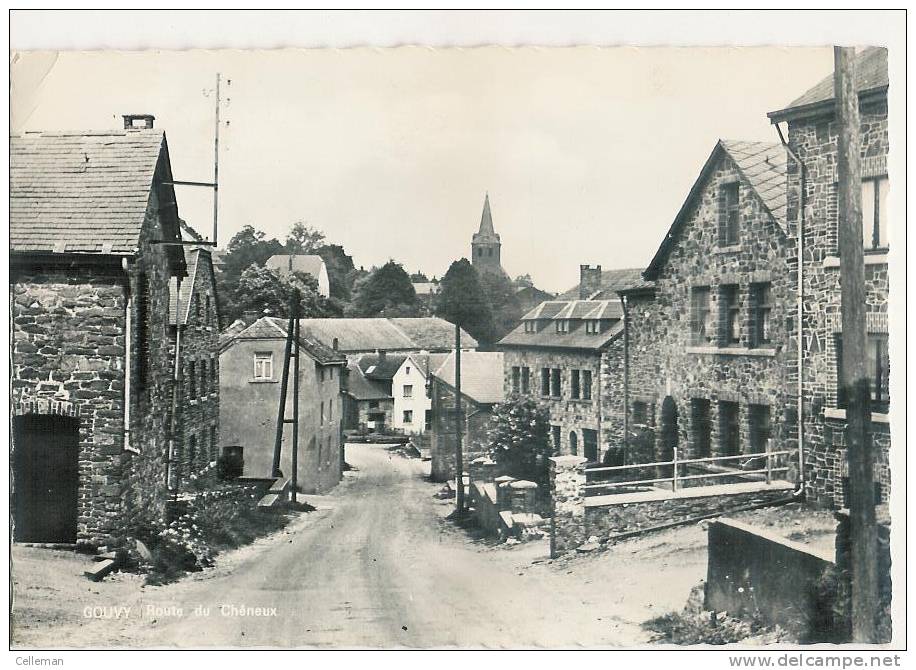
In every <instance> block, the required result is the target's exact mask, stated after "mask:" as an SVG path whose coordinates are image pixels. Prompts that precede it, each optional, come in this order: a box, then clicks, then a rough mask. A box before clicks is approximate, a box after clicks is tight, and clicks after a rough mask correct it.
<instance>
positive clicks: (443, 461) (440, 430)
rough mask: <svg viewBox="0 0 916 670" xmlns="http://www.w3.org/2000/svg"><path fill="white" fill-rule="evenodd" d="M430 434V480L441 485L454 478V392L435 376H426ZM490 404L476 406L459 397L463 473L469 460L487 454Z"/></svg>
mask: <svg viewBox="0 0 916 670" xmlns="http://www.w3.org/2000/svg"><path fill="white" fill-rule="evenodd" d="M429 388H430V400H431V408H432V422H433V425H432V431H431V434H430V456H431V459H432V463H431V466H430V472H431V477H432V479H433V481H437V482H444V481H447V480H449V479H452V478H453V477H454V476H455V474H456V473H455V459H456V457H455V448H456V446H457V435H456V429H457V426H456V423H455V422H456V418H457V415H456V411H455V398H456V394H455V389H454V388H452V387H451V386H450V385H449V384H446V383H445V382H443V381H442V380H441V379H439V378H438V377H436V376H431V377H430V386H429ZM492 408H493V406H492V405H490V404H480V403H478V402H476V401H474V400H473V399H472V398H470V397H468V396H467V395H465V394H464V393H462V394H461V421H462V425H463V428H462V458H463V461H464V467H465V470H467V468H468V467H469V466H470V463H471V461H473V460H474V459H475V458H478V457H480V456H484V455H486V454H487V453H488V448H487V443H488V442H487V431H488V430H489V429H490V419H491V410H492Z"/></svg>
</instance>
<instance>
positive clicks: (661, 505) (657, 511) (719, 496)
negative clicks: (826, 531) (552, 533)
mask: <svg viewBox="0 0 916 670" xmlns="http://www.w3.org/2000/svg"><path fill="white" fill-rule="evenodd" d="M739 487H740V485H736V486H735V487H732V488H733V490H729V488H730V487H725V486H710V487H703V489H699V488H696V489H685V490H684V491H683V492H680V493H677V494H671V497H669V498H666V499H661V500H649V499H647V500H645V501H642V500H639V499H638V497H639V496H640V495H642V494H634V495H632V496H629V495H618V496H613V497H614V498H621V499H623V500H620V501H617V502H615V503H613V504H610V505H607V504H606V505H600V506H599V505H594V506H592V505H590V503H591V502H592V501H591V500H588V499H587V500H586V507H585V523H586V525H587V526H588V534H589V535H597V536H599V537H601V536H606V535H614V534H617V533H628V532H633V531H638V530H642V529H644V528H651V527H653V526H660V525H662V524H666V523H676V522H678V521H685V520H687V519H692V518H695V517H698V516H702V515H705V514H728V513H729V512H730V511H732V510H737V509H739V508H741V507H748V506H751V505H765V504H767V503H775V502H777V501H779V500H782V499H784V498H786V497H787V496H788V495H789V494H790V493H791V489H790V487H783V486H774V487H773V488H772V489H769V490H759V487H755V488H754V489H752V490H750V491H742V490H741V489H740V488H739ZM704 489H712V490H714V491H713V492H709V493H703V490H704ZM694 492H697V493H701V495H694ZM611 497H612V496H602V498H605V499H606V498H611ZM631 498H637V499H636V500H633V501H632V502H625V500H627V499H631Z"/></svg>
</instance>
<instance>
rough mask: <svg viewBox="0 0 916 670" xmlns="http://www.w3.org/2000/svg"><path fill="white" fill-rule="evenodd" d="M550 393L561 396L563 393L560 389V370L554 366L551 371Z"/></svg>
mask: <svg viewBox="0 0 916 670" xmlns="http://www.w3.org/2000/svg"><path fill="white" fill-rule="evenodd" d="M550 395H551V396H553V397H554V398H559V397H560V396H561V395H562V392H561V391H560V370H559V369H558V368H553V369H552V370H551V371H550Z"/></svg>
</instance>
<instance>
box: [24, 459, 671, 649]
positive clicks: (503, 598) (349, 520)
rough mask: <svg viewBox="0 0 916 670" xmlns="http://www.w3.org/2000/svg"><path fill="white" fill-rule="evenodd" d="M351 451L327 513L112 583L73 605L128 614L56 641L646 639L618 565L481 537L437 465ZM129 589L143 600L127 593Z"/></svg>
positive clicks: (207, 643) (606, 642)
mask: <svg viewBox="0 0 916 670" xmlns="http://www.w3.org/2000/svg"><path fill="white" fill-rule="evenodd" d="M347 457H348V461H349V462H350V463H351V464H352V465H353V466H354V467H355V468H356V471H355V472H352V473H348V476H347V478H346V481H345V482H344V483H342V484H341V486H340V487H338V489H336V490H335V491H334V493H333V494H331V495H329V496H323V497H311V496H309V497H308V500H309V501H310V502H312V504H315V505H316V506H318V507H319V510H318V511H317V512H312V513H310V514H305V515H303V516H302V517H300V518H299V519H298V520H296V521H295V522H293V523H292V524H291V525H290V526H289V527H288V528H287V529H286V530H284V531H281V532H280V533H278V534H276V535H274V536H272V537H270V538H269V539H266V540H262V541H260V542H259V543H257V544H256V545H255V546H253V547H249V548H246V549H242V550H240V551H238V552H234V554H230V555H227V557H226V558H225V560H223V561H221V563H220V564H219V565H218V566H217V568H215V569H214V570H210V571H207V572H205V573H200V574H198V575H195V576H193V577H192V578H190V579H186V580H184V581H182V582H180V583H176V584H172V585H169V586H164V587H145V588H144V589H142V591H141V590H139V589H138V582H133V583H132V584H129V585H123V584H122V585H121V586H124V587H125V588H122V589H121V590H120V591H118V592H113V591H106V590H105V587H106V586H107V584H99V585H97V587H98V588H97V589H92V590H91V591H89V593H88V595H86V596H84V597H82V598H80V600H79V601H77V602H76V603H73V604H72V606H73V607H74V608H77V607H79V608H84V607H85V606H96V607H111V608H114V607H118V606H122V607H123V606H129V607H130V608H131V610H130V612H129V614H128V613H124V611H123V610H121V611H118V610H114V609H111V610H98V611H97V612H95V613H93V616H95V615H99V616H103V617H105V618H101V619H94V618H88V619H87V618H86V615H85V612H84V613H83V614H82V615H80V616H81V617H82V618H81V620H79V621H78V623H76V624H75V625H71V626H69V627H68V626H67V625H66V622H65V621H60V622H58V625H55V627H54V629H53V632H51V631H49V632H48V637H49V638H50V640H49V641H50V643H51V644H54V645H57V644H61V645H66V646H81V647H82V646H131V647H137V646H141V647H176V646H177V647H225V646H267V647H273V646H280V647H338V648H340V647H345V648H354V647H392V646H395V647H398V646H400V647H424V648H429V647H456V646H457V647H476V648H486V647H495V648H507V647H508V648H528V647H538V646H547V647H558V646H559V647H595V646H631V645H634V644H640V643H641V642H643V641H644V640H645V639H646V634H645V632H644V631H642V630H641V629H640V628H639V625H638V623H639V622H641V621H642V620H643V619H645V618H647V615H649V614H651V613H652V612H651V610H646V608H645V605H644V603H643V602H640V601H639V599H638V598H636V599H634V600H631V601H629V603H627V604H626V605H625V604H624V603H622V601H621V597H620V596H621V594H620V593H619V592H617V591H618V589H616V588H615V586H614V583H613V582H611V581H609V580H608V579H607V577H608V576H609V575H611V574H613V571H612V570H611V571H609V570H604V569H601V570H600V571H596V572H597V577H596V576H593V575H589V573H592V572H593V568H594V567H595V566H597V565H598V564H596V563H594V562H591V561H590V562H587V563H586V564H585V566H576V565H573V564H569V565H564V564H562V563H559V564H558V563H556V562H554V563H553V564H550V565H548V564H547V563H545V562H541V560H542V559H546V557H547V543H546V541H542V542H536V543H528V544H525V545H519V546H517V547H514V548H506V547H496V546H493V545H488V544H486V543H481V542H480V541H477V540H474V539H473V538H472V537H471V536H470V535H469V534H468V533H467V532H466V531H463V530H461V529H457V528H455V527H454V526H453V525H452V524H450V523H449V522H447V521H445V520H444V516H445V515H446V514H447V513H448V512H449V511H450V509H451V506H450V505H449V504H447V503H444V502H442V501H439V500H437V499H436V498H435V497H434V495H433V494H434V493H435V491H436V490H437V489H438V488H439V487H438V485H435V484H431V483H429V482H428V481H426V479H425V477H424V474H425V471H426V469H427V468H428V465H427V464H423V463H422V462H420V461H418V460H413V459H407V458H404V457H401V456H398V455H396V454H392V453H391V452H389V451H387V450H386V449H384V448H383V447H379V446H371V445H348V447H347ZM532 562H534V563H532ZM589 565H591V566H592V567H588V566H589ZM602 568H603V566H602ZM628 581H629V580H628ZM127 586H131V587H133V589H134V590H133V593H135V594H136V593H140V595H139V596H137V595H135V596H134V597H133V598H129V599H127V600H124V596H125V594H126V593H128V591H129V590H128V589H127ZM621 586H622V585H621ZM677 597H678V599H679V600H680V602H681V603H682V602H683V597H682V596H680V595H679V596H677ZM258 608H260V609H258ZM628 612H629V614H628ZM115 616H118V617H119V618H113V617H115ZM109 617H110V618H109ZM28 637H29V638H32V637H33V636H31V635H30V636H28ZM31 641H32V640H31V639H30V640H29V642H31ZM35 641H36V642H37V640H35Z"/></svg>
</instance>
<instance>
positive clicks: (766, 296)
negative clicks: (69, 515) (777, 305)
mask: <svg viewBox="0 0 916 670" xmlns="http://www.w3.org/2000/svg"><path fill="white" fill-rule="evenodd" d="M751 301H752V305H753V307H752V309H753V315H752V318H751V335H752V337H751V345H752V346H754V347H763V346H766V345H768V344H770V312H771V311H772V309H773V306H772V304H771V303H770V284H769V283H765V284H753V285H752V286H751Z"/></svg>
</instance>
